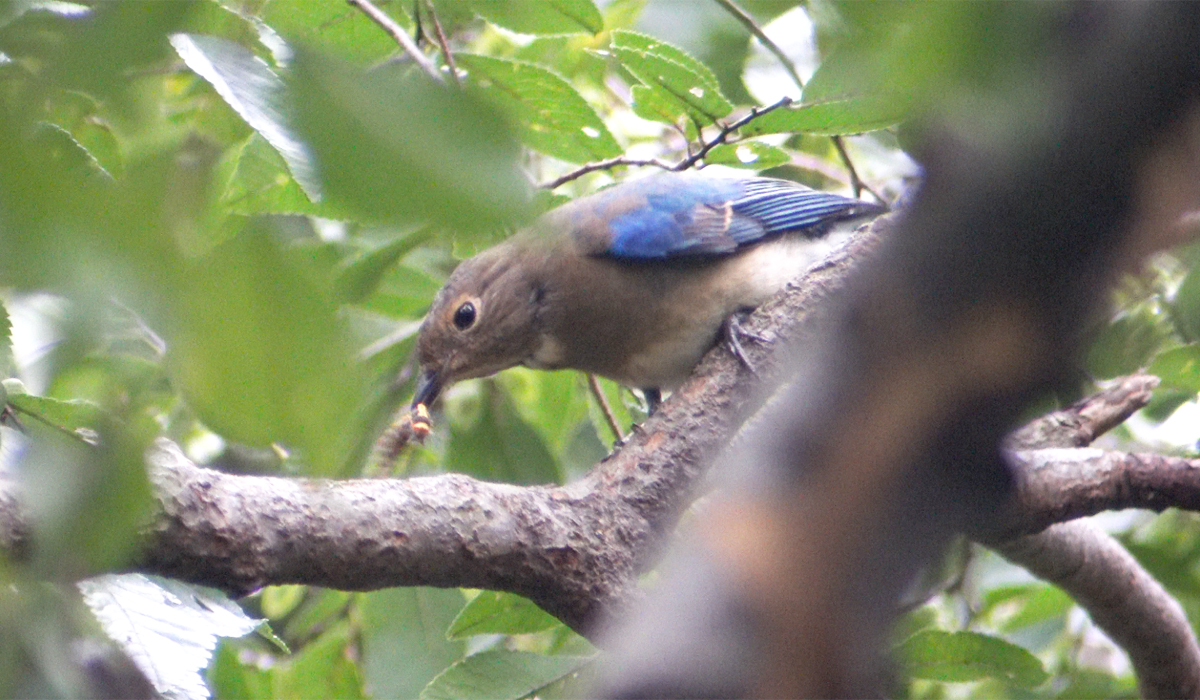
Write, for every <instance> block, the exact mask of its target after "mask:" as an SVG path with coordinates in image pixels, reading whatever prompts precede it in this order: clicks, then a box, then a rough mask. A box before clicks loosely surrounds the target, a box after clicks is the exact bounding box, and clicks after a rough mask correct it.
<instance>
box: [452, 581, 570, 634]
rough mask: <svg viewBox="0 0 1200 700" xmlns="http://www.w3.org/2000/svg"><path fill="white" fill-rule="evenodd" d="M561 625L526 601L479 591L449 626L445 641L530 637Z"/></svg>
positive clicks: (548, 614) (492, 592)
mask: <svg viewBox="0 0 1200 700" xmlns="http://www.w3.org/2000/svg"><path fill="white" fill-rule="evenodd" d="M561 624H562V623H561V622H559V621H558V619H557V618H555V617H554V616H553V615H551V614H550V613H548V612H546V611H545V610H542V609H541V608H539V607H538V606H537V604H536V603H534V602H533V601H531V600H529V599H528V598H522V597H521V596H519V595H516V594H513V593H502V592H500V591H482V592H480V594H479V595H477V596H475V597H474V598H473V599H472V600H471V601H470V602H469V603H467V604H466V606H465V607H463V609H462V611H461V612H459V613H458V617H456V618H454V622H452V623H450V629H448V630H446V638H447V639H466V638H467V637H471V636H474V635H477V634H531V633H533V632H541V631H543V630H548V629H551V628H553V627H557V626H559V625H561Z"/></svg>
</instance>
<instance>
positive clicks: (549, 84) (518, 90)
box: [455, 54, 622, 163]
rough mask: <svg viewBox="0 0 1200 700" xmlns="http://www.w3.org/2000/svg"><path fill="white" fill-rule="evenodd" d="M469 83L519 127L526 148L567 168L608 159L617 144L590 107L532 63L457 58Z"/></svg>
mask: <svg viewBox="0 0 1200 700" xmlns="http://www.w3.org/2000/svg"><path fill="white" fill-rule="evenodd" d="M455 60H456V61H457V63H458V65H459V66H460V67H461V68H464V69H466V71H467V72H468V74H469V76H470V79H471V82H472V83H473V84H474V85H476V86H478V87H479V88H480V89H481V90H482V92H483V94H484V96H485V97H487V98H488V99H490V100H492V101H493V102H495V103H496V104H497V105H498V106H499V107H500V108H501V109H503V110H504V111H505V112H506V113H508V114H509V116H511V117H512V119H513V121H515V122H516V123H517V125H518V126H520V127H521V138H522V140H523V141H524V142H525V144H526V145H528V146H529V147H530V148H533V149H534V150H537V151H541V152H542V153H545V154H546V155H548V156H553V157H555V158H559V159H561V160H565V161H567V162H569V163H586V162H588V161H592V160H601V159H604V158H613V157H615V156H619V155H621V153H622V150H621V147H620V145H618V144H617V140H616V139H614V138H613V135H612V133H610V132H609V130H608V127H606V126H605V125H604V122H603V121H602V120H601V119H600V117H599V116H598V115H597V114H596V112H595V110H593V109H592V107H591V105H589V104H588V103H587V101H586V100H584V99H583V97H582V96H580V94H579V93H578V92H577V91H576V90H575V88H573V87H571V84H570V83H568V82H567V81H566V80H564V79H563V78H562V77H561V76H559V75H558V74H557V73H554V72H553V71H550V70H548V69H546V68H543V67H541V66H538V65H534V64H532V63H524V62H521V61H510V60H507V59H499V58H492V57H489V56H478V55H475V54H458V55H456V56H455Z"/></svg>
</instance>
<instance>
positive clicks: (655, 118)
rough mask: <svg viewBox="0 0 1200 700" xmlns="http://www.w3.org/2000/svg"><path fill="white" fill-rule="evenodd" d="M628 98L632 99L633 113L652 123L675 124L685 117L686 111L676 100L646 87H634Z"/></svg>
mask: <svg viewBox="0 0 1200 700" xmlns="http://www.w3.org/2000/svg"><path fill="white" fill-rule="evenodd" d="M629 96H630V97H631V98H633V104H632V105H631V107H632V108H633V113H634V114H636V115H638V116H639V117H641V118H642V119H647V120H649V121H652V122H661V123H663V124H675V123H677V122H679V120H681V119H683V118H684V117H686V116H687V110H686V109H684V107H683V105H681V104H680V103H679V101H678V100H675V99H672V98H670V97H667V96H665V95H663V94H662V91H660V90H655V89H654V88H652V87H649V86H646V85H634V86H633V87H632V88H630V91H629Z"/></svg>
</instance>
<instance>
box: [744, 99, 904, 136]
mask: <svg viewBox="0 0 1200 700" xmlns="http://www.w3.org/2000/svg"><path fill="white" fill-rule="evenodd" d="M905 114H906V105H905V104H904V103H903V102H902V101H901V100H900V99H899V98H898V97H897V96H895V95H868V96H863V97H848V98H844V99H834V100H828V101H826V102H816V103H806V104H802V105H799V106H797V107H786V108H782V109H776V110H774V111H772V112H768V113H766V114H764V115H762V116H761V117H758V118H756V119H755V120H753V121H751V122H750V123H749V124H747V125H745V126H743V127H742V128H741V129H740V132H741V133H742V134H743V135H745V136H763V135H765V134H813V135H816V136H843V135H847V134H862V133H866V132H868V131H876V130H878V129H886V128H887V127H890V126H895V125H897V124H899V123H900V122H902V121H903V120H904V117H905Z"/></svg>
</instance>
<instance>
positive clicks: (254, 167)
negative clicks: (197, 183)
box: [221, 132, 342, 219]
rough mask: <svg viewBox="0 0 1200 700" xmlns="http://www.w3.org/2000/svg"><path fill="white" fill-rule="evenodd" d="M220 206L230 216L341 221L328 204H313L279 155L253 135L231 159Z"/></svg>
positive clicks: (257, 136) (263, 140)
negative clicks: (298, 216)
mask: <svg viewBox="0 0 1200 700" xmlns="http://www.w3.org/2000/svg"><path fill="white" fill-rule="evenodd" d="M234 157H235V158H236V161H235V162H234V164H233V174H232V176H231V177H230V178H229V184H228V185H227V186H226V188H225V192H224V194H223V195H222V196H221V197H222V204H223V205H224V206H225V207H227V208H228V210H229V212H230V213H232V214H241V215H243V216H252V215H255V214H313V215H316V216H324V217H325V218H330V219H334V218H342V216H340V215H341V212H339V211H338V210H337V209H336V208H335V207H334V206H333V205H331V204H330V203H329V202H319V203H317V202H313V201H312V200H311V199H309V198H308V195H307V194H305V193H304V190H303V189H302V188H301V187H300V185H299V184H297V183H296V180H295V178H293V177H292V175H291V173H290V172H289V171H288V169H287V163H286V161H284V160H283V157H282V156H280V155H279V152H278V151H276V150H275V149H274V148H272V147H271V145H270V144H268V143H267V141H266V139H264V138H263V137H262V135H261V134H259V133H257V132H255V133H254V134H252V135H251V136H250V138H248V139H247V140H246V142H245V143H244V144H242V147H241V148H240V149H238V150H237V153H236V154H235V156H234Z"/></svg>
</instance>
